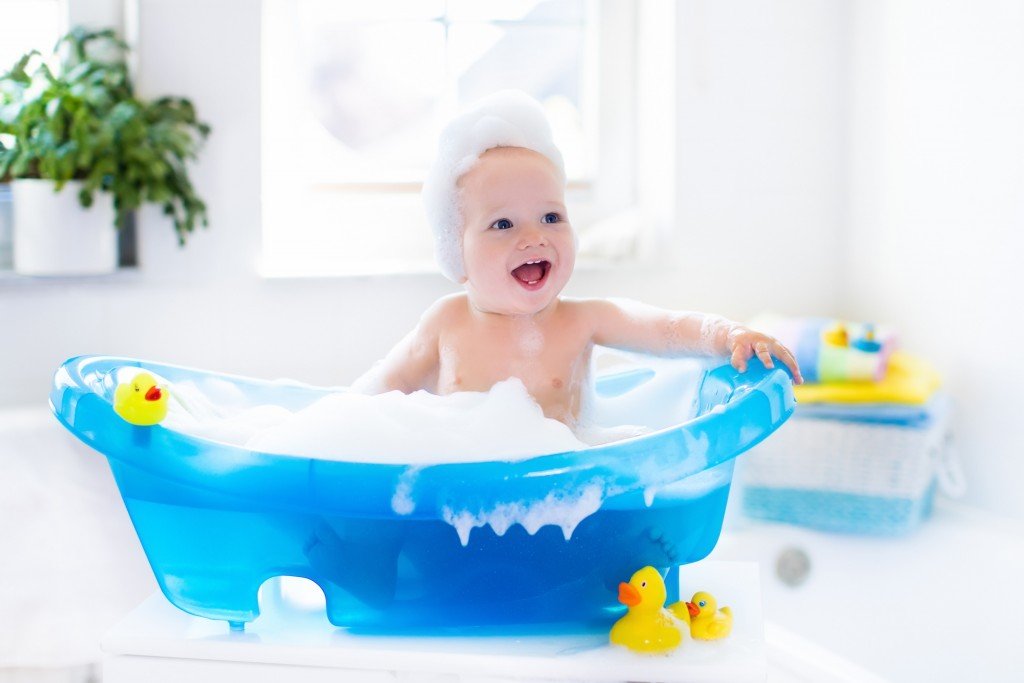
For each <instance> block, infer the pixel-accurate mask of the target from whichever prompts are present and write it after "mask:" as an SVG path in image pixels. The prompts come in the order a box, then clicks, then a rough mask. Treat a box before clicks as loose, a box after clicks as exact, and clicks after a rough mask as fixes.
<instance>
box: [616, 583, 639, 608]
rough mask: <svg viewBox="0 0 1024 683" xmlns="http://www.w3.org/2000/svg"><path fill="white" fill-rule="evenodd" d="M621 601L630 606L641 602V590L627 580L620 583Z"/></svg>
mask: <svg viewBox="0 0 1024 683" xmlns="http://www.w3.org/2000/svg"><path fill="white" fill-rule="evenodd" d="M619 602H621V603H622V604H623V605H628V606H629V607H635V606H636V605H639V604H640V591H638V590H637V589H636V587H635V586H632V585H630V584H628V583H626V582H625V581H623V582H622V583H620V584H619Z"/></svg>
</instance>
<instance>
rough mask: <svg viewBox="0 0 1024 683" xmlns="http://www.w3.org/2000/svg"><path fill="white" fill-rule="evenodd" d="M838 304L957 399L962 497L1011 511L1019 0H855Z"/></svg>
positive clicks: (1023, 380) (1021, 461) (1023, 37)
mask: <svg viewBox="0 0 1024 683" xmlns="http://www.w3.org/2000/svg"><path fill="white" fill-rule="evenodd" d="M853 26H854V31H853V36H854V50H853V54H854V56H855V61H854V62H853V65H852V69H851V85H852V93H851V101H852V102H853V103H854V105H855V106H854V107H853V109H852V110H851V119H850V124H851V128H850V130H851V134H850V148H851V158H850V161H851V163H850V179H851V183H850V188H851V194H850V208H851V211H850V214H849V224H848V226H847V229H846V230H845V233H846V235H847V241H846V244H845V247H844V253H845V259H844V272H843V278H842V280H843V283H844V288H843V295H842V298H843V302H844V305H843V306H842V308H843V310H844V311H846V312H847V313H848V315H850V316H851V317H854V318H861V319H875V320H882V321H891V322H893V323H894V324H896V325H897V326H898V328H899V329H900V330H901V331H902V335H903V338H904V341H905V346H906V347H908V348H910V349H913V350H916V351H919V352H920V353H922V354H924V355H926V356H927V357H929V358H931V359H933V360H934V361H935V362H936V363H937V364H938V365H939V367H940V368H941V369H942V370H943V371H944V373H945V376H946V379H947V383H948V386H949V388H950V391H951V392H952V394H953V396H954V397H955V398H956V400H957V412H956V415H955V423H956V428H957V432H958V437H959V442H960V447H961V448H960V450H961V452H962V455H963V457H964V459H965V462H966V469H967V478H968V482H969V484H970V487H971V488H970V492H969V498H968V500H969V502H972V503H975V504H977V505H980V506H983V507H988V508H990V509H993V510H996V511H999V512H1003V513H1007V514H1010V515H1013V516H1016V517H1018V518H1024V497H1022V496H1021V495H1020V494H1019V488H1020V485H1021V482H1022V481H1024V458H1022V457H1021V453H1022V452H1024V430H1021V429H1020V428H1019V425H1020V424H1021V416H1020V411H1019V406H1020V405H1021V402H1020V399H1019V398H1016V397H1015V394H1016V393H1017V391H1019V387H1020V386H1021V385H1022V384H1024V366H1022V364H1021V362H1020V356H1021V353H1020V349H1019V346H1020V342H1019V340H1020V339H1021V337H1022V336H1024V324H1022V322H1021V311H1022V309H1024V276H1022V270H1021V267H1020V265H1019V262H1020V253H1021V249H1022V247H1024V237H1022V231H1024V3H1021V2H1018V1H1013V0H1006V1H1003V2H1000V1H995V0H988V1H986V2H969V1H968V0H955V1H946V2H932V1H928V0H900V1H891V2H872V1H870V0H865V1H861V2H857V3H855V11H854V22H853Z"/></svg>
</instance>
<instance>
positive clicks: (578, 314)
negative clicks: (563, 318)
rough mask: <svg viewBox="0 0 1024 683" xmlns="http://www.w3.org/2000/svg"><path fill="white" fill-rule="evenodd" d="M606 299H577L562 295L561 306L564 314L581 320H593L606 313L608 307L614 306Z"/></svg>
mask: <svg viewBox="0 0 1024 683" xmlns="http://www.w3.org/2000/svg"><path fill="white" fill-rule="evenodd" d="M614 306H615V304H613V303H612V302H611V301H610V300H608V299H577V298H570V297H562V299H561V308H562V310H563V311H564V312H565V314H566V315H568V316H572V317H573V318H575V319H577V320H579V321H581V322H593V321H595V320H598V319H600V318H601V317H602V316H604V315H607V313H608V310H609V308H610V307H614Z"/></svg>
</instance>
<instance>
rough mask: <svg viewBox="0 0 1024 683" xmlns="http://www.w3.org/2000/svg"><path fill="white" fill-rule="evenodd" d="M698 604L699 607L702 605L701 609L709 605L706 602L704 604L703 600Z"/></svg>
mask: <svg viewBox="0 0 1024 683" xmlns="http://www.w3.org/2000/svg"><path fill="white" fill-rule="evenodd" d="M697 604H698V605H700V606H701V607H703V606H704V605H706V604H708V603H706V602H704V601H703V600H701V601H700V602H698V603H697Z"/></svg>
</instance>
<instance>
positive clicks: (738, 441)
mask: <svg viewBox="0 0 1024 683" xmlns="http://www.w3.org/2000/svg"><path fill="white" fill-rule="evenodd" d="M650 360H651V361H652V363H651V364H650V366H649V367H638V368H632V369H629V370H627V371H621V372H618V373H615V374H612V375H608V376H604V377H599V378H598V380H597V392H598V394H599V396H601V397H602V399H603V400H605V401H606V402H607V405H610V406H613V407H615V406H616V405H618V408H619V409H620V410H621V412H622V413H623V415H625V416H626V419H625V420H624V422H628V421H630V420H635V419H637V417H638V416H639V417H642V418H645V419H646V423H647V424H649V425H653V426H655V427H656V429H655V431H653V432H652V433H649V434H645V435H643V436H640V437H634V438H632V439H628V440H625V441H619V442H615V443H611V444H608V445H605V446H597V447H592V448H588V449H585V450H581V451H576V452H568V453H557V454H552V455H544V456H539V457H534V458H530V459H527V460H520V461H515V462H505V461H486V462H475V463H459V464H436V465H426V466H423V465H420V466H406V465H395V464H374V463H361V462H347V461H335V460H321V459H313V458H303V457H296V456H292V455H277V454H272V453H260V452H253V451H251V450H247V449H245V448H241V447H237V446H232V445H228V444H225V443H219V442H216V441H211V440H207V439H203V438H198V437H194V436H188V435H185V434H182V433H178V432H175V431H172V430H170V429H167V428H164V427H162V426H159V425H157V426H153V427H137V426H133V425H131V424H128V423H126V422H125V421H123V420H122V419H121V418H120V417H118V416H117V415H116V414H115V413H114V411H113V408H112V400H113V395H114V390H115V387H116V383H117V381H116V378H117V374H118V373H119V372H121V371H122V370H123V369H124V368H143V369H146V370H147V371H149V372H151V373H153V374H155V375H157V376H159V377H161V378H163V379H166V380H167V381H168V382H170V383H172V391H173V383H175V382H181V381H186V380H190V381H193V382H195V381H197V380H199V381H208V380H211V379H213V380H216V381H217V382H218V383H219V384H220V386H228V387H231V388H232V389H233V390H237V391H235V392H234V393H235V394H236V395H239V396H243V397H244V400H245V401H247V402H249V403H250V404H251V405H253V406H256V405H264V404H276V405H281V406H284V407H287V408H289V409H290V410H297V409H300V408H302V407H305V406H307V405H309V404H310V403H312V402H313V401H315V400H316V399H318V398H321V397H322V396H324V395H325V394H326V393H328V392H329V391H331V390H328V389H323V388H315V387H310V386H304V385H297V384H292V383H289V384H283V383H280V382H265V381H259V380H254V379H248V378H242V377H235V376H229V375H223V374H218V373H207V372H203V371H199V370H194V369H189V368H183V367H176V366H172V365H165V364H161V363H151V362H144V361H138V360H131V359H124V358H112V357H102V356H83V357H78V358H73V359H70V360H68V361H67V362H65V363H64V364H63V365H62V366H61V367H60V369H59V370H58V371H57V373H56V375H55V377H54V385H53V389H52V392H51V394H50V404H51V408H52V410H53V412H54V414H55V415H56V416H57V418H58V419H59V420H60V421H61V423H63V424H64V426H65V427H67V428H68V429H69V430H70V431H71V432H72V433H73V434H75V436H77V437H78V438H79V439H81V440H82V441H84V442H85V443H86V444H88V445H89V446H91V447H93V448H94V449H96V450H97V451H99V452H100V453H102V454H104V455H105V456H106V457H107V460H108V462H109V464H110V468H111V471H112V472H113V475H114V478H115V480H116V482H117V485H118V487H119V489H120V492H121V495H122V497H123V499H124V502H125V506H126V507H127V509H128V513H129V514H130V516H131V519H132V522H133V524H134V525H135V530H136V532H137V533H138V536H139V540H140V541H141V542H142V546H143V548H144V550H145V553H146V556H147V558H148V559H149V562H150V565H151V566H152V569H153V573H154V574H155V576H156V579H157V582H158V583H159V586H160V588H161V590H162V591H163V593H164V595H165V596H166V597H167V599H168V600H170V602H171V603H173V604H174V605H176V606H177V607H179V608H180V609H182V610H184V611H186V612H189V613H191V614H194V615H198V616H202V617H207V618H210V619H219V620H225V621H228V622H231V624H232V625H233V626H234V627H236V628H237V627H240V626H242V625H244V623H245V622H248V621H251V620H253V619H255V618H256V617H257V616H258V615H259V604H258V599H257V593H258V591H259V588H260V586H261V585H262V584H263V582H264V581H266V580H267V579H269V578H272V577H276V576H297V577H304V578H307V579H310V580H312V581H313V582H315V583H316V584H317V585H318V586H319V587H320V588H321V589H323V593H324V597H325V601H326V610H327V617H328V619H329V620H330V622H331V623H332V624H335V625H337V626H345V627H350V628H353V629H363V630H368V631H376V632H399V631H401V630H405V629H417V628H424V627H427V628H433V627H440V626H453V627H465V626H488V625H490V626H498V627H504V626H508V625H513V624H515V625H539V624H551V623H562V622H565V623H573V624H575V625H578V626H583V625H594V624H596V623H608V622H609V621H610V620H611V619H613V618H615V616H616V614H617V613H619V612H620V611H621V609H622V606H621V605H619V603H618V602H617V600H616V595H617V593H616V588H617V586H618V583H619V582H620V581H623V580H627V579H628V577H629V576H630V575H631V574H632V572H633V571H635V570H636V569H637V568H638V567H642V566H644V565H653V566H655V567H660V568H662V569H663V570H666V571H667V570H669V569H670V568H673V567H676V566H678V565H681V564H686V563H689V562H694V561H696V560H699V559H701V558H703V557H705V556H706V555H707V554H708V553H709V552H710V551H711V550H712V548H713V547H714V545H715V543H716V542H717V540H718V536H719V532H720V530H721V525H722V518H723V515H724V512H725V504H726V498H727V496H728V492H729V485H730V483H731V480H732V470H733V459H734V458H735V457H736V456H737V455H739V454H740V453H742V452H743V451H745V450H747V449H748V448H750V447H752V446H754V445H755V444H757V443H758V442H759V441H761V440H762V439H764V438H765V437H766V436H768V435H769V434H770V433H771V432H772V431H774V430H775V429H776V428H777V427H779V425H781V424H782V423H783V422H784V421H785V420H786V419H787V418H788V417H789V416H790V414H791V413H792V411H793V407H794V399H793V391H792V385H791V382H790V376H789V375H788V373H787V371H786V370H784V369H781V368H776V369H771V370H769V369H766V368H764V367H763V366H762V365H761V364H760V363H759V362H757V360H756V359H753V360H752V361H751V364H750V368H749V370H748V371H747V372H746V373H738V372H736V371H735V370H734V369H733V368H732V367H730V366H729V365H722V366H720V367H709V368H707V369H705V370H704V371H702V372H700V373H698V374H696V375H695V374H693V373H692V372H691V373H690V374H689V375H685V377H687V378H688V379H687V381H689V382H691V383H692V382H693V380H694V377H697V379H698V381H699V389H698V390H697V391H696V392H694V391H693V389H692V387H691V389H690V392H689V394H687V391H686V387H682V386H680V381H681V380H680V379H679V377H678V376H676V375H674V374H673V372H671V362H668V363H666V361H664V360H663V359H650ZM690 363H691V364H692V361H690ZM659 364H660V365H659ZM691 367H692V365H691ZM666 368H668V370H666ZM122 376H123V375H122ZM335 391H336V389H335ZM687 395H689V397H690V398H686V399H680V397H681V396H687ZM681 401H682V402H683V403H688V405H684V406H681V405H679V404H680V403H681ZM630 413H631V414H630ZM693 415H696V417H693ZM673 420H674V421H673ZM399 500H400V501H401V504H396V501H399ZM530 505H540V506H543V505H549V506H550V505H554V506H556V507H557V506H558V505H562V506H566V509H573V506H574V505H584V506H586V505H589V506H590V509H591V510H592V511H591V512H590V513H589V514H585V515H584V516H582V519H581V520H580V521H578V524H575V526H574V527H573V528H571V529H569V530H564V529H563V528H562V527H560V526H558V525H556V524H546V525H543V526H539V528H531V529H529V531H528V530H527V528H526V527H524V525H523V524H512V525H511V526H508V527H507V528H502V527H501V525H486V524H485V525H483V526H476V527H474V528H472V529H471V531H470V533H469V534H468V538H467V537H466V535H465V529H463V530H462V533H461V534H460V532H459V531H458V530H457V529H456V526H453V523H452V520H453V518H454V517H457V516H459V515H462V516H463V518H464V519H465V518H466V516H467V515H468V516H469V517H471V518H474V517H480V518H484V517H486V514H487V513H488V511H494V510H501V509H520V510H521V509H523V507H524V506H530ZM502 506H504V508H503V507H502ZM517 506H518V507H517ZM396 510H397V511H396ZM577 510H578V509H577ZM481 516H482V517H481ZM527 526H529V525H527ZM495 527H498V531H495ZM535 527H536V525H535ZM499 532H500V533H499ZM531 532H532V533H531ZM567 536H568V537H567Z"/></svg>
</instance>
